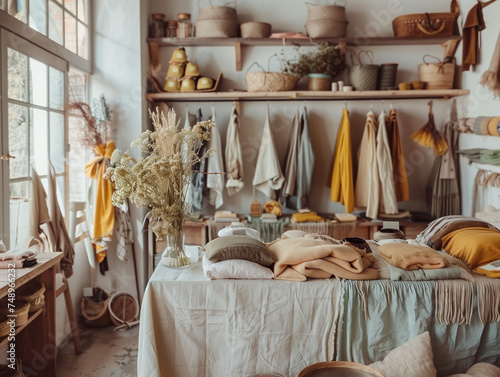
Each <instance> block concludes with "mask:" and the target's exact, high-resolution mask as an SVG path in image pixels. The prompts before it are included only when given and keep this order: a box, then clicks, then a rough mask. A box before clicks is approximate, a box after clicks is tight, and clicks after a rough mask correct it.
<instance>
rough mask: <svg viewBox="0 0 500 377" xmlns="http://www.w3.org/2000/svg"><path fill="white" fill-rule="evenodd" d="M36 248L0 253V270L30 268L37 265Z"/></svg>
mask: <svg viewBox="0 0 500 377" xmlns="http://www.w3.org/2000/svg"><path fill="white" fill-rule="evenodd" d="M37 254H38V247H36V246H33V247H29V248H22V249H17V250H10V251H5V252H0V269H9V268H13V266H12V265H14V268H23V267H31V266H33V265H35V264H36V263H37V260H36V255H37Z"/></svg>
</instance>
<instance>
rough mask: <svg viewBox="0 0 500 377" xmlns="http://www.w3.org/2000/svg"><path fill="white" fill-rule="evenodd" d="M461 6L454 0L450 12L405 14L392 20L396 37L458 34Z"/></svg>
mask: <svg viewBox="0 0 500 377" xmlns="http://www.w3.org/2000/svg"><path fill="white" fill-rule="evenodd" d="M459 15H460V7H459V5H458V3H457V2H456V0H452V2H451V5H450V12H449V13H417V14H405V15H402V16H399V17H396V18H395V19H394V20H393V21H392V29H393V30H394V36H396V37H412V38H419V37H448V36H450V35H453V34H458V25H457V18H458V16H459Z"/></svg>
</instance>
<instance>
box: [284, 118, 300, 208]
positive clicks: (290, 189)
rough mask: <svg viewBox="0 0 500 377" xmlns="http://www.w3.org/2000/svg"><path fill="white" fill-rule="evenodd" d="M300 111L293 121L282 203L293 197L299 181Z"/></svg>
mask: <svg viewBox="0 0 500 377" xmlns="http://www.w3.org/2000/svg"><path fill="white" fill-rule="evenodd" d="M299 119H300V116H299V110H298V109H297V112H296V113H295V117H294V118H293V121H292V130H291V135H290V144H289V146H288V153H287V156H286V164H285V181H284V182H283V189H282V191H281V197H280V202H281V204H285V203H286V199H287V197H290V196H293V195H294V193H295V183H296V181H297V162H298V161H297V158H298V152H299V146H300V125H299Z"/></svg>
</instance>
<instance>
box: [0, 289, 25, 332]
mask: <svg viewBox="0 0 500 377" xmlns="http://www.w3.org/2000/svg"><path fill="white" fill-rule="evenodd" d="M12 302H14V306H15V307H14V308H13V307H12V306H10V307H9V304H11V305H12ZM29 310H30V303H29V302H28V301H26V300H22V299H20V298H16V300H15V301H9V299H8V297H7V296H6V297H4V298H2V299H1V300H0V336H7V335H8V334H9V332H10V329H11V325H10V324H11V322H10V321H9V320H10V319H11V317H9V315H15V316H16V322H15V327H19V326H22V325H24V324H25V323H26V322H28V314H29Z"/></svg>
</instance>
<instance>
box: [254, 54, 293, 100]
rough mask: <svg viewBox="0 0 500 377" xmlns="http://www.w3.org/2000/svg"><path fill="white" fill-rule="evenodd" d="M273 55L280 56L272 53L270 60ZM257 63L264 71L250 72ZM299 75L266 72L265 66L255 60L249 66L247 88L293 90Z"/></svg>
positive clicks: (255, 90) (269, 90)
mask: <svg viewBox="0 0 500 377" xmlns="http://www.w3.org/2000/svg"><path fill="white" fill-rule="evenodd" d="M273 57H276V58H277V57H278V56H277V55H276V54H274V55H271V57H270V58H269V61H268V67H267V68H268V71H269V62H270V61H271V59H272V58H273ZM280 63H281V61H280ZM254 64H256V65H257V66H258V67H260V69H262V72H248V70H250V68H252V66H253V65H254ZM298 79H299V78H298V77H297V76H294V75H289V74H286V73H280V72H266V71H265V70H264V68H263V67H262V66H261V65H260V64H259V63H257V62H254V63H252V64H251V65H250V67H248V69H247V73H246V74H245V81H246V83H247V90H248V91H249V92H282V91H287V90H292V89H293V88H294V86H295V84H296V83H297V81H298Z"/></svg>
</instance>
